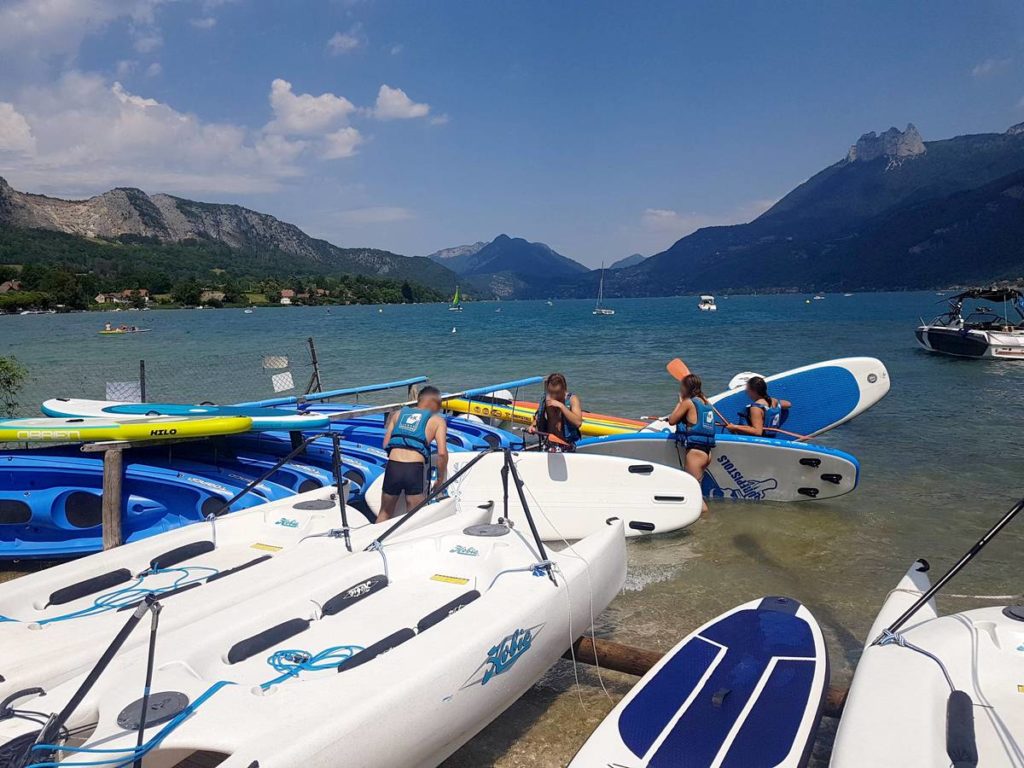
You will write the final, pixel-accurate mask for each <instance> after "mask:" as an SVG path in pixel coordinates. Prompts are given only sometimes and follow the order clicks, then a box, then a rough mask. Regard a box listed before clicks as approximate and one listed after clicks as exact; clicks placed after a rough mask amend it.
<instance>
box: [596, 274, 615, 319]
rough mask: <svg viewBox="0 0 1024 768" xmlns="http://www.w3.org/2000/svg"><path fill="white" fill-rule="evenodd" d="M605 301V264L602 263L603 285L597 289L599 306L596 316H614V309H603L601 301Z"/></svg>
mask: <svg viewBox="0 0 1024 768" xmlns="http://www.w3.org/2000/svg"><path fill="white" fill-rule="evenodd" d="M603 299H604V262H603V261H602V262H601V284H600V285H599V286H598V289H597V306H595V307H594V314H595V315H614V314H615V310H614V309H608V307H602V306H601V301H602V300H603Z"/></svg>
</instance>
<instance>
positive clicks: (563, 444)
mask: <svg viewBox="0 0 1024 768" xmlns="http://www.w3.org/2000/svg"><path fill="white" fill-rule="evenodd" d="M582 424H583V406H582V405H581V404H580V399H579V398H578V397H577V396H576V395H574V394H573V393H572V392H570V391H569V385H568V383H567V382H566V380H565V375H564V374H561V373H552V374H550V375H549V376H548V377H547V378H546V379H544V397H543V398H542V399H541V401H540V403H539V404H538V406H537V412H536V413H535V414H534V415H533V421H532V422H531V423H530V426H529V428H528V429H527V430H526V431H527V432H528V433H529V434H531V435H535V434H539V435H540V436H541V440H542V445H543V446H544V449H545V450H547V451H551V452H556V453H567V452H571V451H574V450H576V443H578V442H579V440H580V437H581V435H580V426H581V425H582ZM551 436H554V437H555V438H556V440H551V439H550V438H551Z"/></svg>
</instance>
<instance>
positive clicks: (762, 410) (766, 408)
mask: <svg viewBox="0 0 1024 768" xmlns="http://www.w3.org/2000/svg"><path fill="white" fill-rule="evenodd" d="M747 397H749V398H750V401H751V402H750V405H748V406H747V411H746V419H747V423H746V424H730V425H729V426H728V427H727V429H728V430H729V431H730V432H732V433H734V434H737V435H753V436H754V437H776V436H777V432H776V431H775V430H777V429H779V428H780V427H782V412H783V411H784V410H786V409H788V408H790V407H791V406H792V404H791V403H790V402H789V401H788V400H776V399H775V398H774V397H772V396H771V395H769V394H768V382H766V381H765V380H764V379H763V378H761V377H760V376H752V377H751V378H750V380H749V381H747Z"/></svg>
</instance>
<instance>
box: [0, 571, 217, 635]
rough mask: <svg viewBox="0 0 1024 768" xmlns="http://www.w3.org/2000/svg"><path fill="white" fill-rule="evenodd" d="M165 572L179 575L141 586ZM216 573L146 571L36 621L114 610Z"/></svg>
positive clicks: (64, 618)
mask: <svg viewBox="0 0 1024 768" xmlns="http://www.w3.org/2000/svg"><path fill="white" fill-rule="evenodd" d="M192 571H205V573H201V574H198V575H195V574H193V573H192ZM165 573H180V574H181V575H180V576H178V578H176V579H175V580H174V581H173V582H171V583H170V584H169V585H167V586H166V587H158V588H154V589H147V588H145V587H142V586H141V585H142V584H143V582H145V581H146V579H147V578H148V577H149V576H155V575H158V574H165ZM217 573H219V571H218V570H217V569H216V568H211V567H209V566H204V565H191V566H182V567H180V568H162V569H158V570H155V571H146V572H144V573H142V574H140V575H139V576H136V577H135V580H134V582H133V583H132V584H131V585H129V586H127V587H121V588H120V589H115V590H114V591H113V592H106V593H104V594H102V595H99V596H97V597H96V598H95V599H94V600H93V601H92V605H90V606H87V607H86V608H82V609H80V610H77V611H72V612H71V613H65V614H62V615H60V616H54V617H52V618H49V619H41V620H40V621H39V622H37V623H38V624H40V625H43V624H53V623H54V622H58V621H69V620H70V619H80V618H83V617H85V616H93V615H95V614H98V613H106V612H107V611H116V610H117V609H119V608H122V607H124V606H125V605H133V604H135V603H137V602H139V601H140V600H142V599H143V598H145V597H146V595H148V594H151V593H152V594H155V595H162V594H164V593H165V592H170V591H171V590H175V589H179V588H180V587H187V586H188V585H189V584H193V583H195V582H198V581H202V580H203V579H207V578H209V577H210V576H213V575H215V574H217ZM8 621H18V619H8Z"/></svg>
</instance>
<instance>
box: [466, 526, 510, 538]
mask: <svg viewBox="0 0 1024 768" xmlns="http://www.w3.org/2000/svg"><path fill="white" fill-rule="evenodd" d="M462 532H463V533H464V534H466V535H467V536H504V535H505V534H506V533H508V526H505V525H500V524H497V523H485V524H483V525H471V526H469V528H466V529H464V530H463V531H462Z"/></svg>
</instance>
